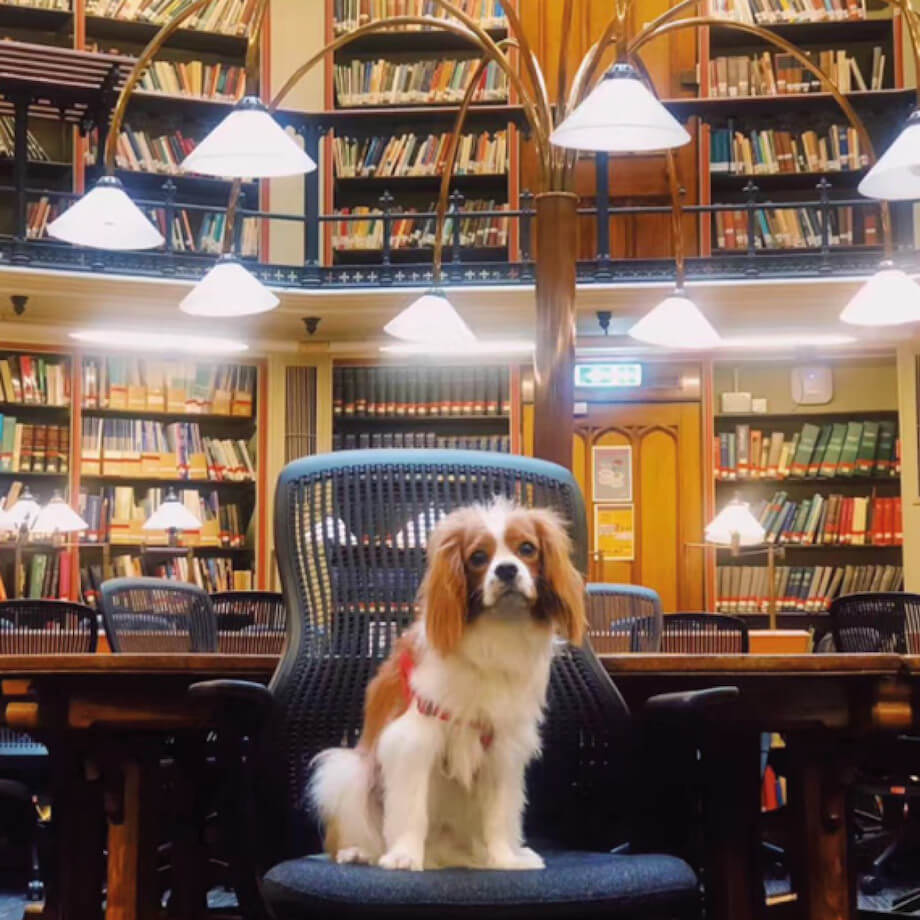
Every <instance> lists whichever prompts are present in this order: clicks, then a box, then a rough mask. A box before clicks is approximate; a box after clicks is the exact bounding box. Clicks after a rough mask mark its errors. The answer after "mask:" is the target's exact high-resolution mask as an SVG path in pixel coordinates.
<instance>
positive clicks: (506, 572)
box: [495, 562, 518, 584]
mask: <svg viewBox="0 0 920 920" xmlns="http://www.w3.org/2000/svg"><path fill="white" fill-rule="evenodd" d="M517 573H518V569H517V566H516V565H515V564H514V563H513V562H504V563H502V564H501V565H497V566H495V577H496V578H499V579H501V580H502V581H503V582H505V583H506V584H511V582H512V581H514V579H515V578H517Z"/></svg>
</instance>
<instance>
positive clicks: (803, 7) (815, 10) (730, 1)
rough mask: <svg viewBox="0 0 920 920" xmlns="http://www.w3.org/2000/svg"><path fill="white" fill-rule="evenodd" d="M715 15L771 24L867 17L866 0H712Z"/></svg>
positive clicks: (711, 4)
mask: <svg viewBox="0 0 920 920" xmlns="http://www.w3.org/2000/svg"><path fill="white" fill-rule="evenodd" d="M710 9H711V10H712V15H713V16H718V17H720V18H722V19H734V20H736V21H738V22H747V23H757V24H760V25H771V24H774V23H783V22H840V21H844V20H853V21H859V20H862V19H865V18H866V0H710Z"/></svg>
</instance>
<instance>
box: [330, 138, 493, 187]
mask: <svg viewBox="0 0 920 920" xmlns="http://www.w3.org/2000/svg"><path fill="white" fill-rule="evenodd" d="M450 137H451V135H449V134H444V133H442V134H429V135H427V136H425V135H419V134H415V133H412V132H410V133H407V134H400V135H394V136H386V135H383V136H380V135H378V136H376V137H365V138H357V137H336V138H334V140H333V143H332V157H333V164H334V167H335V175H336V177H337V178H339V179H351V178H355V177H357V176H361V177H364V176H375V177H377V178H381V177H383V176H397V177H400V176H438V175H440V174H441V172H442V171H443V170H444V169H445V168H446V165H447V152H448V149H447V148H448V146H449V143H450ZM454 163H455V165H454V174H455V175H458V176H468V175H483V174H486V175H495V174H497V173H505V172H507V170H508V134H507V132H506V131H495V132H492V133H490V132H488V131H482V132H480V133H472V134H464V135H462V136H461V137H460V143H459V146H458V147H457V156H456V158H455V160H454Z"/></svg>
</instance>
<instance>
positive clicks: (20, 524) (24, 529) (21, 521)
mask: <svg viewBox="0 0 920 920" xmlns="http://www.w3.org/2000/svg"><path fill="white" fill-rule="evenodd" d="M40 511H41V505H39V503H38V502H37V501H36V500H35V496H34V495H33V494H32V490H31V489H30V488H29V487H28V486H26V487H25V488H24V489H23V490H22V493H21V494H20V496H19V499H18V501H17V502H16V504H15V505H13V507H12V508H11V509H10V512H9V513H10V519H11V521H12V524H13V529H14V530H15V531H16V532H17V533H18V535H19V536H21V537H25V536H26V535H27V534H28V532H29V531H30V530H31V529H32V524H33V522H34V521H35V519H36V518H37V517H38V514H39V512H40Z"/></svg>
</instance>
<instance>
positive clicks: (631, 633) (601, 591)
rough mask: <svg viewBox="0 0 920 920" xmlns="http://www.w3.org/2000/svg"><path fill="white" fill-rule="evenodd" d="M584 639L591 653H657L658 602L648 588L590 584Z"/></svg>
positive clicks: (659, 638)
mask: <svg viewBox="0 0 920 920" xmlns="http://www.w3.org/2000/svg"><path fill="white" fill-rule="evenodd" d="M586 612H587V615H588V638H589V639H590V641H591V646H592V648H593V649H594V651H595V652H598V653H601V652H629V651H634V652H657V651H658V649H659V646H660V643H661V617H662V613H661V599H660V598H659V597H658V594H657V593H656V592H655V591H653V590H652V589H651V588H641V587H639V586H638V585H616V584H606V583H600V582H592V583H590V584H589V585H588V586H587V598H586Z"/></svg>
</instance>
